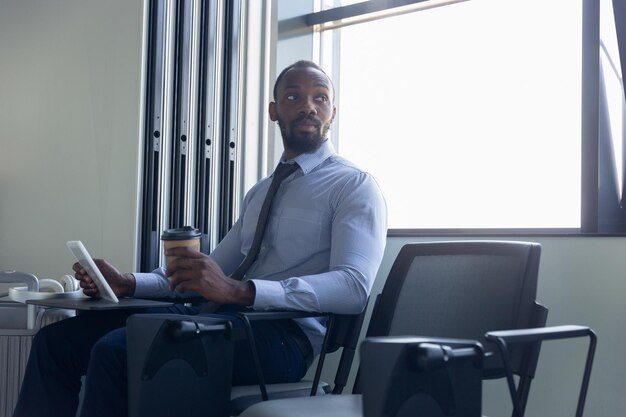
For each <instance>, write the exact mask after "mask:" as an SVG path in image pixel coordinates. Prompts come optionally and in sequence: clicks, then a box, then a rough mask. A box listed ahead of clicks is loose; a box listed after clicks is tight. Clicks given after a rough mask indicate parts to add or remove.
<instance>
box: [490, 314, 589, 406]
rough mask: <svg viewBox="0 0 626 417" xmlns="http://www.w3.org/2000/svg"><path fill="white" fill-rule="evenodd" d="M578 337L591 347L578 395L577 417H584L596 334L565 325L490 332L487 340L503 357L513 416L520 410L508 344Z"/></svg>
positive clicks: (583, 327) (584, 328)
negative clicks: (586, 339)
mask: <svg viewBox="0 0 626 417" xmlns="http://www.w3.org/2000/svg"><path fill="white" fill-rule="evenodd" d="M578 337H589V347H588V349H587V359H586V361H585V371H584V373H583V381H582V384H581V387H580V393H579V395H578V406H577V408H576V416H577V417H582V415H583V408H584V406H585V398H586V397H587V389H588V387H589V379H590V377H591V368H592V366H593V357H594V355H595V351H596V344H597V337H596V334H595V332H594V331H593V330H592V329H591V328H589V327H586V326H577V325H564V326H551V327H539V328H532V329H517V330H499V331H493V332H488V333H487V334H486V335H485V338H486V339H487V340H488V341H490V342H493V343H495V344H496V345H497V346H498V349H499V350H500V353H501V355H502V361H503V363H504V370H505V373H506V378H507V382H508V385H509V391H510V393H511V399H512V400H513V415H514V416H519V414H520V409H519V404H518V401H517V396H516V395H515V391H516V390H515V382H514V380H513V372H512V371H511V363H510V359H509V358H510V356H509V351H508V347H507V344H517V343H541V342H543V341H547V340H558V339H571V338H578Z"/></svg>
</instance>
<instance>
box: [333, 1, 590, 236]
mask: <svg viewBox="0 0 626 417" xmlns="http://www.w3.org/2000/svg"><path fill="white" fill-rule="evenodd" d="M581 13H582V8H581V2H577V1H572V0H552V1H550V2H546V1H543V0H525V1H512V0H511V1H506V2H503V1H501V0H473V1H471V2H463V3H458V4H454V5H450V6H446V7H440V8H435V9H428V10H424V11H420V12H416V13H411V14H405V15H401V16H396V17H391V18H387V19H382V20H378V21H373V22H369V23H364V24H359V25H354V26H347V27H344V28H342V29H338V31H340V52H339V60H340V72H339V76H338V77H337V76H336V77H335V78H336V79H337V85H338V104H340V105H339V107H338V117H339V119H338V126H337V127H336V128H335V129H338V130H336V131H335V137H336V138H337V140H338V150H339V153H340V154H342V155H344V156H346V157H347V158H349V159H350V160H352V161H354V162H355V163H357V164H359V165H360V166H362V167H363V168H365V169H366V170H368V171H370V172H371V173H372V174H373V175H374V176H375V177H376V179H377V180H378V182H379V184H380V185H381V187H382V189H383V192H384V194H385V196H386V199H387V203H388V206H389V213H390V218H389V220H390V222H389V226H390V228H531V227H532V228H535V227H536V228H561V227H563V228H578V227H580V217H581V214H580V206H581V204H580V198H581V194H580V187H581V186H580V184H581V181H580V176H581V174H580V172H581V154H580V148H581V139H580V138H581V100H580V97H581V46H582V45H581V36H582V35H581V21H582V16H581Z"/></svg>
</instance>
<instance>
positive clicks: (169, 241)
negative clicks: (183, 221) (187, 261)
mask: <svg viewBox="0 0 626 417" xmlns="http://www.w3.org/2000/svg"><path fill="white" fill-rule="evenodd" d="M201 236H202V233H200V230H198V229H194V228H193V227H191V226H184V227H180V228H178V229H169V230H165V231H164V232H163V233H161V241H162V242H163V251H166V250H168V249H171V248H175V247H178V246H187V247H190V248H192V249H195V250H198V251H199V250H200V237H201ZM174 259H176V257H175V256H166V257H165V267H166V268H167V266H168V265H169V264H170V262H171V261H173V260H174Z"/></svg>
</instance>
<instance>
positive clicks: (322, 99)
mask: <svg viewBox="0 0 626 417" xmlns="http://www.w3.org/2000/svg"><path fill="white" fill-rule="evenodd" d="M315 99H316V100H317V101H321V102H322V103H327V102H328V97H327V96H325V95H321V96H317V97H316V98H315Z"/></svg>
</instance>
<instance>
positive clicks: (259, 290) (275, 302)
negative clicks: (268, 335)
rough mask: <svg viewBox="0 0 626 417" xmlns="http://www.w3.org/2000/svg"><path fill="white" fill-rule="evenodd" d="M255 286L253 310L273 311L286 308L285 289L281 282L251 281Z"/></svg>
mask: <svg viewBox="0 0 626 417" xmlns="http://www.w3.org/2000/svg"><path fill="white" fill-rule="evenodd" d="M250 281H251V282H252V284H254V288H255V291H256V294H255V296H254V303H253V304H252V308H253V309H255V310H272V309H279V308H283V306H285V304H286V303H285V289H284V288H283V284H282V282H281V281H266V280H261V279H252V280H250Z"/></svg>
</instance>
